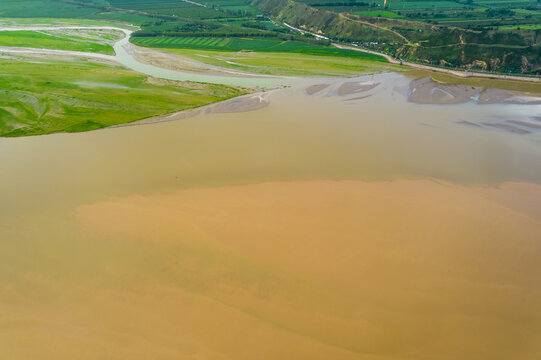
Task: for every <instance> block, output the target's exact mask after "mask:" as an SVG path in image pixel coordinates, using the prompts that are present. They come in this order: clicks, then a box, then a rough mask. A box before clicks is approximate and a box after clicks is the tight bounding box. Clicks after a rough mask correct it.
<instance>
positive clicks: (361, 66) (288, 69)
mask: <svg viewBox="0 0 541 360" xmlns="http://www.w3.org/2000/svg"><path fill="white" fill-rule="evenodd" d="M161 50H162V51H167V52H171V53H173V54H176V55H180V56H184V57H188V58H190V59H193V60H196V61H200V62H203V63H206V64H210V65H214V66H220V67H224V68H230V69H235V70H240V71H244V72H250V73H257V74H265V75H290V76H322V75H325V76H347V75H354V74H359V73H373V72H379V71H384V70H391V69H395V70H396V69H399V67H398V66H396V65H392V64H389V63H388V62H383V61H374V60H371V59H366V58H362V57H360V58H357V57H347V56H317V55H309V54H300V53H293V52H256V51H241V52H238V51H217V50H203V49H161Z"/></svg>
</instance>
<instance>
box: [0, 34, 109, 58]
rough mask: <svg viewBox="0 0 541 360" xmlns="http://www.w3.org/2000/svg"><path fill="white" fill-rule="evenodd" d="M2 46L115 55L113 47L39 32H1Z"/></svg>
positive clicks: (82, 38)
mask: <svg viewBox="0 0 541 360" xmlns="http://www.w3.org/2000/svg"><path fill="white" fill-rule="evenodd" d="M0 46H14V47H28V48H42V49H56V50H70V51H86V52H97V53H103V54H111V55H112V54H114V51H113V47H112V46H110V45H106V44H99V43H96V42H92V41H89V39H87V38H84V37H77V36H65V35H61V34H59V35H53V34H44V33H41V32H37V31H0Z"/></svg>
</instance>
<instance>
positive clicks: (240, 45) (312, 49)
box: [131, 37, 386, 62]
mask: <svg viewBox="0 0 541 360" xmlns="http://www.w3.org/2000/svg"><path fill="white" fill-rule="evenodd" d="M131 41H132V42H133V43H134V44H136V45H140V46H146V47H155V48H163V49H185V48H186V49H209V50H222V51H260V52H280V53H300V54H308V55H323V56H341V57H342V56H343V57H352V58H359V59H370V60H373V61H382V62H386V60H385V59H384V58H383V57H381V56H378V55H373V54H368V53H362V52H358V51H353V50H342V49H338V48H336V47H333V46H321V45H314V44H309V43H304V42H300V41H283V40H279V39H252V38H213V37H134V38H132V39H131Z"/></svg>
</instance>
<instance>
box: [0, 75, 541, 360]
mask: <svg viewBox="0 0 541 360" xmlns="http://www.w3.org/2000/svg"><path fill="white" fill-rule="evenodd" d="M410 82H411V79H410V78H407V77H406V76H404V75H398V74H382V75H375V76H367V77H362V78H359V79H347V80H345V79H318V80H306V83H305V84H297V85H295V86H293V87H291V88H286V89H280V90H274V91H270V92H268V93H265V94H263V95H262V98H263V99H264V100H265V101H266V102H268V103H269V105H268V106H266V107H260V108H258V109H257V110H254V111H244V112H231V111H230V110H231V109H230V110H228V107H227V106H219V105H214V106H210V107H209V108H206V109H203V110H202V111H200V113H199V114H197V115H194V116H191V117H186V118H184V119H182V120H177V121H170V122H160V123H154V124H147V125H137V126H126V127H119V128H111V129H106V130H100V131H95V132H88V133H79V134H55V135H48V136H39V137H27V138H16V139H7V138H4V139H0V358H1V359H4V358H5V359H55V360H56V359H269V360H270V359H272V360H276V359H322V360H323V359H363V360H364V359H370V360H372V359H378V360H379V359H382V360H383V359H386V360H387V359H388V360H395V359H449V360H451V359H453V360H454V359H466V360H468V359H471V360H480V359H491V360H495V359H502V360H504V359H505V360H507V359H524V360H527V359H538V358H539V357H540V356H541V281H540V279H541V130H540V129H539V128H538V126H539V125H540V124H541V106H540V105H536V104H535V98H534V97H532V94H529V93H527V94H522V95H521V96H518V95H517V96H518V97H514V98H513V99H514V100H513V101H510V100H509V99H504V98H498V99H496V98H497V96H496V95H497V93H496V92H490V94H496V95H491V96H492V97H491V98H490V101H487V102H485V103H481V101H482V100H483V97H482V96H483V95H480V96H481V97H479V98H476V97H475V96H476V95H474V96H472V100H471V101H469V102H463V103H459V104H447V105H438V104H435V103H431V101H430V99H427V98H426V97H427V96H437V97H438V98H437V99H436V100H438V101H439V100H441V97H447V96H451V94H454V93H456V92H458V91H459V90H460V89H458V88H438V89H437V90H426V89H425V90H426V91H425V90H423V91H424V92H423V94H425V95H423V98H422V99H421V100H422V101H423V102H425V103H423V104H420V103H415V102H409V101H407V99H408V96H411V92H412V88H411V85H410ZM477 85H478V84H477ZM477 85H476V86H477ZM484 85H485V86H490V85H491V83H486V84H484ZM423 86H424V85H423ZM431 86H433V85H431ZM434 86H435V85H434ZM468 86H469V85H468ZM436 87H437V86H435V88H436ZM307 88H308V89H309V91H306V89H307ZM457 89H458V90H457ZM528 90H529V91H531V90H532V89H528ZM534 90H535V89H534ZM460 91H462V90H460ZM468 91H470V92H475V91H474V89H473V90H472V89H469V90H468ZM540 92H541V91H540ZM426 94H428V95H426ZM515 95H516V94H515ZM445 99H448V98H445ZM479 99H480V100H479ZM494 99H496V100H498V101H495V100H494ZM446 101H447V100H446ZM233 108H234V107H233ZM224 109H225V110H224ZM237 109H238V108H237ZM224 111H225V112H224Z"/></svg>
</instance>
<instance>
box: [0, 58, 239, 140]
mask: <svg viewBox="0 0 541 360" xmlns="http://www.w3.org/2000/svg"><path fill="white" fill-rule="evenodd" d="M243 93H245V90H242V89H237V88H232V87H227V86H222V85H211V84H198V83H183V84H179V85H176V84H174V83H171V82H167V83H164V84H163V85H156V83H155V82H153V83H149V82H148V80H147V77H146V76H143V75H140V74H136V73H133V72H131V71H128V70H124V69H122V68H117V67H111V66H104V65H98V64H95V63H91V62H79V63H56V64H50V63H49V64H44V63H32V62H15V61H11V60H0V136H24V135H40V134H50V133H55V132H79V131H87V130H93V129H99V128H103V127H107V126H111V125H116V124H122V123H129V122H132V121H135V120H139V119H144V118H148V117H151V116H155V115H161V114H166V113H171V112H174V111H179V110H184V109H189V108H193V107H197V106H202V105H205V104H209V103H212V102H215V101H220V100H224V99H227V98H230V97H233V96H238V95H241V94H243Z"/></svg>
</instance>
